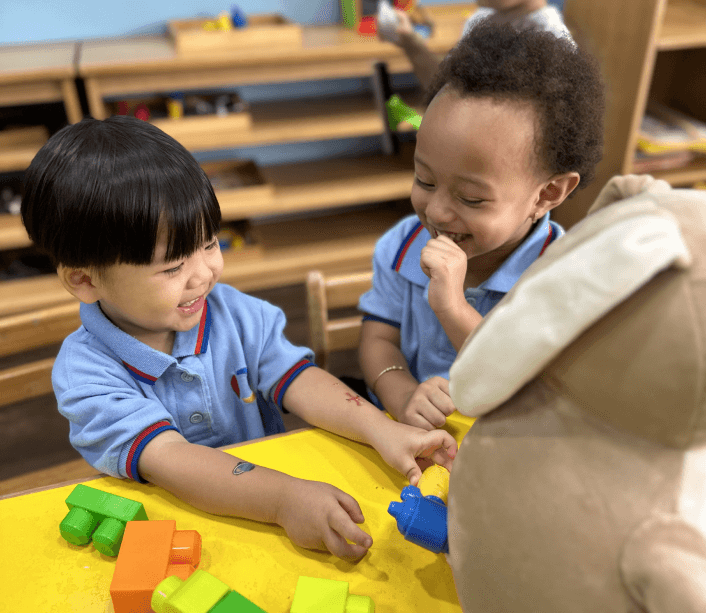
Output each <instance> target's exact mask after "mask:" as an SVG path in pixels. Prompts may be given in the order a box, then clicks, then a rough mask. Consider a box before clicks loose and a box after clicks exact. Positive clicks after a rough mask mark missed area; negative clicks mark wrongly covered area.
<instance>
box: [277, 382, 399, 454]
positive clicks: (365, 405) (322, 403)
mask: <svg viewBox="0 0 706 613" xmlns="http://www.w3.org/2000/svg"><path fill="white" fill-rule="evenodd" d="M283 405H284V407H285V408H286V409H287V410H288V411H291V412H292V413H295V414H296V415H298V416H299V417H301V418H302V419H304V420H306V421H307V422H308V423H310V424H311V425H312V426H316V427H318V428H322V429H323V430H328V431H329V432H333V433H335V434H338V435H340V436H343V437H345V438H347V439H350V440H352V441H357V442H360V443H365V444H367V445H371V446H373V447H376V446H377V444H378V442H379V440H380V437H381V433H382V431H383V430H386V429H387V426H388V425H389V423H390V420H389V419H388V418H387V417H385V415H384V414H383V413H382V412H381V411H380V410H379V409H378V408H377V407H375V406H374V405H372V404H371V403H369V402H368V401H367V400H364V399H363V398H361V397H360V396H358V395H357V394H356V393H355V392H354V391H353V390H351V389H350V388H349V387H348V386H346V385H345V384H343V383H341V381H339V380H338V379H337V378H336V377H334V376H333V375H331V374H329V373H327V372H326V371H325V370H321V369H320V368H307V369H306V370H304V371H303V372H302V373H301V374H300V375H299V376H298V377H297V378H296V379H294V381H292V383H291V385H290V386H289V388H288V389H287V391H286V392H285V395H284V398H283Z"/></svg>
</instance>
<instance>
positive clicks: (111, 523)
mask: <svg viewBox="0 0 706 613" xmlns="http://www.w3.org/2000/svg"><path fill="white" fill-rule="evenodd" d="M66 506H67V507H69V512H68V513H67V514H66V517H64V519H63V521H62V522H61V524H59V532H60V533H61V536H62V537H63V538H64V539H65V540H66V541H68V542H69V543H71V544H73V545H85V544H86V543H88V542H89V541H91V540H93V545H94V546H95V548H96V549H97V550H98V551H100V552H101V553H102V554H104V555H106V556H117V555H118V551H120V543H122V540H123V534H124V533H125V524H126V523H127V522H129V521H133V520H144V521H147V513H146V512H145V508H144V507H143V506H142V503H141V502H135V501H134V500H129V499H128V498H123V497H121V496H116V495H115V494H109V493H108V492H103V491H101V490H97V489H94V488H92V487H88V486H87V485H82V484H79V485H77V486H76V487H75V488H74V489H73V491H72V492H71V493H70V494H69V497H68V498H67V499H66Z"/></svg>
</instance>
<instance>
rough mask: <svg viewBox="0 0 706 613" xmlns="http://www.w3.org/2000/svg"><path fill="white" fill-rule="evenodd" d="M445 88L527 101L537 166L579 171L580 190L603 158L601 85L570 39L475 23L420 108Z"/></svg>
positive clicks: (584, 54)
mask: <svg viewBox="0 0 706 613" xmlns="http://www.w3.org/2000/svg"><path fill="white" fill-rule="evenodd" d="M446 86H448V87H450V88H452V89H453V90H454V91H455V92H456V93H457V94H458V95H460V96H461V97H478V98H480V97H490V98H493V99H496V100H498V101H517V102H528V103H530V104H532V105H533V107H534V109H535V112H536V117H537V125H536V127H535V143H534V151H535V154H536V155H537V156H538V166H540V167H543V168H544V169H546V170H548V171H550V172H551V173H552V174H559V173H565V172H577V173H579V175H580V176H581V180H580V182H579V185H578V188H579V189H581V188H583V187H585V186H586V185H588V183H590V181H592V180H593V178H594V175H595V169H596V165H597V164H598V162H600V160H601V158H602V157H603V114H604V108H605V98H604V95H605V94H604V88H603V80H602V78H601V72H600V67H599V65H598V62H597V61H596V60H595V58H594V57H593V56H592V55H590V54H589V53H588V52H586V51H584V50H582V49H580V48H578V47H576V46H575V45H574V43H573V42H572V41H571V40H570V39H568V38H564V37H557V36H556V35H555V34H552V33H551V32H545V31H541V30H537V29H532V28H516V27H514V26H512V25H508V24H497V23H493V22H491V21H488V20H485V21H482V22H479V23H478V24H477V25H476V26H475V27H473V29H471V30H470V32H468V33H467V34H466V35H465V36H464V37H463V38H462V39H461V40H460V41H459V42H458V44H457V45H456V47H454V49H452V50H451V52H450V53H449V54H448V55H447V56H446V58H445V59H444V61H443V62H442V63H441V65H440V66H439V69H438V71H437V73H436V74H435V77H434V80H433V82H432V84H431V86H430V88H429V90H428V91H427V103H430V102H431V100H432V99H433V98H434V97H435V96H436V95H437V94H438V93H439V92H440V91H441V90H442V89H443V88H444V87H446ZM489 138H492V135H489Z"/></svg>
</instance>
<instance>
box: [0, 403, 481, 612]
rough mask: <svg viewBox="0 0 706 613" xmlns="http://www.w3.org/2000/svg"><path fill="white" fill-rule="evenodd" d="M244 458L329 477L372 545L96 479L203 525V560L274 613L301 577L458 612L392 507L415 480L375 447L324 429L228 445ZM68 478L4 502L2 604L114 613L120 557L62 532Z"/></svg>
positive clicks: (160, 511)
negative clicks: (357, 512)
mask: <svg viewBox="0 0 706 613" xmlns="http://www.w3.org/2000/svg"><path fill="white" fill-rule="evenodd" d="M472 423H473V419H470V418H466V417H463V416H462V415H459V414H458V413H455V414H454V415H452V416H451V417H450V418H449V419H448V421H447V425H446V429H447V430H448V431H449V432H451V434H452V435H453V436H454V437H455V438H456V440H457V441H458V442H459V444H460V442H461V440H462V439H463V436H464V435H465V434H466V432H467V431H468V429H469V428H470V426H471V424H472ZM228 452H229V453H232V454H234V455H237V456H238V457H241V458H243V459H245V460H249V461H251V462H254V463H255V464H260V465H262V466H267V467H269V468H273V469H277V470H281V471H283V472H286V473H288V474H290V475H293V476H296V477H301V478H303V479H312V480H319V481H324V482H326V483H331V484H332V485H335V486H336V487H339V488H340V489H342V490H343V491H345V492H348V493H349V494H351V495H352V496H353V497H354V498H355V499H356V500H357V501H358V503H359V504H360V506H361V509H362V510H363V514H364V515H365V524H363V529H364V530H366V531H368V532H369V533H370V534H371V535H372V537H373V541H374V543H373V546H372V547H371V548H370V550H369V552H368V554H367V555H366V556H365V557H364V558H363V559H362V560H361V561H360V562H358V563H357V564H353V563H349V562H346V561H344V560H341V559H339V558H336V557H334V556H332V555H331V554H328V553H320V552H314V551H308V550H305V549H301V548H299V547H296V546H294V545H293V544H292V543H291V541H290V540H289V539H288V538H287V535H286V533H285V532H284V530H283V529H282V528H280V527H279V526H275V525H271V524H262V523H258V522H254V521H250V520H246V519H237V518H232V517H219V516H215V515H209V514H207V513H203V512H201V511H198V510H196V509H194V508H193V507H190V506H188V505H187V504H185V503H183V502H181V501H180V500H178V499H177V498H175V497H174V496H172V495H171V494H170V493H168V492H166V491H164V490H163V489H161V488H159V487H156V486H153V485H142V484H139V483H136V482H134V481H129V480H122V479H115V478H113V477H102V478H99V479H94V480H90V481H88V482H87V485H89V486H91V487H95V488H96V489H101V490H104V491H107V492H111V493H114V494H117V495H119V496H124V497H126V498H130V499H132V500H137V501H139V502H142V503H143V504H144V506H145V510H146V512H147V516H148V517H149V518H150V519H152V520H161V519H176V526H177V529H178V530H197V531H198V532H199V533H200V534H201V538H202V543H203V550H202V556H201V563H200V564H199V568H201V569H203V570H206V571H208V572H210V573H212V574H213V575H215V576H216V577H218V578H219V579H221V580H222V581H224V582H225V583H227V584H228V585H229V586H230V587H231V588H232V589H236V590H237V591H239V592H240V593H241V594H243V595H244V596H246V597H247V598H249V599H250V600H252V601H253V602H254V603H255V604H257V605H258V606H259V607H261V608H262V609H264V610H265V611H266V612H267V613H285V612H287V611H289V608H290V606H291V602H292V597H293V595H294V589H295V586H296V583H297V579H298V578H299V576H300V575H306V576H310V577H321V578H327V579H337V580H341V581H348V582H349V583H350V591H351V593H353V594H360V595H364V596H370V597H372V598H373V600H374V602H375V611H376V613H391V612H393V611H400V612H410V611H421V612H424V613H427V612H433V613H445V612H454V613H460V611H461V607H460V605H459V603H458V599H457V596H456V589H455V587H454V583H453V577H452V575H451V569H450V567H449V565H448V563H447V562H446V558H445V556H444V555H443V554H433V553H431V552H429V551H426V550H425V549H423V548H421V547H418V546H416V545H413V544H411V543H409V542H407V541H405V540H404V538H403V537H402V535H401V534H400V533H399V532H398V530H397V526H396V523H395V519H394V518H393V517H392V516H390V515H389V514H388V513H387V506H388V504H389V503H390V502H391V501H392V500H399V494H400V491H401V490H402V488H403V487H404V486H405V485H407V481H406V479H405V478H404V477H403V476H402V475H400V474H398V473H397V472H396V471H395V470H393V469H392V468H390V467H389V466H388V465H387V464H385V462H384V461H383V460H382V459H381V458H380V456H379V455H378V454H377V452H376V451H374V450H373V449H372V448H370V447H367V446H365V445H361V444H358V443H354V442H352V441H349V440H347V439H344V438H341V437H339V436H336V435H334V434H330V433H328V432H325V431H323V430H319V429H309V430H302V431H297V432H293V433H291V434H287V435H284V436H277V437H273V438H265V439H261V440H259V441H257V442H253V443H249V444H246V445H242V446H238V447H237V448H234V449H231V450H228ZM74 487H75V486H74V485H67V486H60V487H56V488H53V489H46V490H43V491H37V492H33V493H28V494H26V495H22V496H17V497H14V498H6V499H4V500H0V548H1V550H2V553H1V554H0V555H1V556H2V561H1V562H0V611H2V612H3V613H4V612H6V611H7V612H10V611H12V612H13V613H14V612H22V613H35V612H36V613H39V612H42V613H50V612H51V613H59V612H68V611H71V612H76V613H92V612H95V613H104V612H112V611H113V605H112V602H111V600H110V592H109V588H110V582H111V579H112V576H113V567H114V565H115V558H110V557H107V556H104V555H102V554H100V553H98V552H97V551H96V550H95V549H94V547H93V545H92V544H88V545H86V546H75V545H70V544H68V543H67V542H66V541H64V540H63V539H62V538H61V536H60V535H59V523H60V522H61V520H62V519H63V517H64V515H65V514H66V512H67V508H66V504H65V503H64V500H65V499H66V498H67V496H68V495H69V494H70V493H71V491H72V490H73V488H74Z"/></svg>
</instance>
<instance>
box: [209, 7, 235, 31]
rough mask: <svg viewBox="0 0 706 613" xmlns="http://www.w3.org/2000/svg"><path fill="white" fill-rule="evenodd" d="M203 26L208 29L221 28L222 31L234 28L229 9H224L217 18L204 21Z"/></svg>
mask: <svg viewBox="0 0 706 613" xmlns="http://www.w3.org/2000/svg"><path fill="white" fill-rule="evenodd" d="M201 27H202V28H203V29H204V30H207V31H214V30H220V31H222V32H228V31H229V30H232V29H233V22H232V21H231V20H230V15H229V14H228V11H223V12H222V13H221V14H220V15H218V17H217V18H216V19H214V20H209V21H204V22H203V23H202V24H201Z"/></svg>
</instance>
